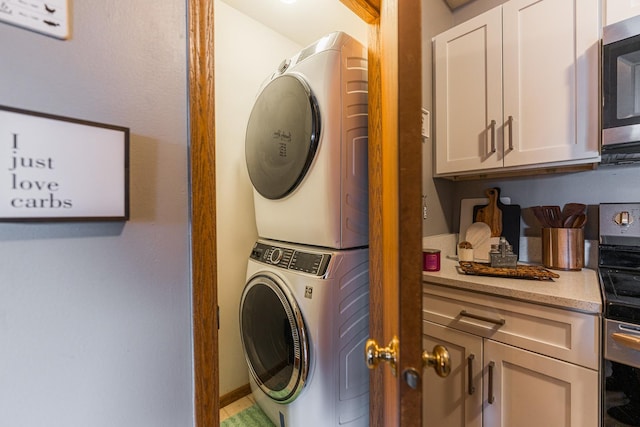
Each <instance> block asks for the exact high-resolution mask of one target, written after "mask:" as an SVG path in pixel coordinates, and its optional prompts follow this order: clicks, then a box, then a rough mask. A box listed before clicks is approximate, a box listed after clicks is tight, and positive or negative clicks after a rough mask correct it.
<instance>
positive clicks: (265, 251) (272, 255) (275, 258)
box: [250, 242, 331, 276]
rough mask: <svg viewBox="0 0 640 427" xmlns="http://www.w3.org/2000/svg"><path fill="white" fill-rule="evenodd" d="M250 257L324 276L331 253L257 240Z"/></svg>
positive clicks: (266, 262)
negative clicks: (298, 248)
mask: <svg viewBox="0 0 640 427" xmlns="http://www.w3.org/2000/svg"><path fill="white" fill-rule="evenodd" d="M250 257H251V259H254V260H256V261H260V262H263V263H265V264H269V265H273V266H277V267H280V268H284V269H287V270H295V271H301V272H303V273H309V274H313V275H314V276H324V274H325V273H326V272H327V266H328V265H329V260H330V259H331V254H329V253H323V252H309V251H299V250H296V249H293V248H288V247H286V246H275V245H270V244H266V243H262V242H256V244H255V245H254V246H253V250H252V251H251V255H250Z"/></svg>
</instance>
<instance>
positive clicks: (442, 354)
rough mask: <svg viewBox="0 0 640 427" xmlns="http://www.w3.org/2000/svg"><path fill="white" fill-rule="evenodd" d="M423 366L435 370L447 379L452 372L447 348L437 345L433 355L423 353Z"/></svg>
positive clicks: (426, 352)
mask: <svg viewBox="0 0 640 427" xmlns="http://www.w3.org/2000/svg"><path fill="white" fill-rule="evenodd" d="M422 364H423V366H424V367H425V368H433V369H434V370H435V371H436V373H437V374H438V375H439V376H441V377H443V378H444V377H446V376H447V375H449V373H450V372H451V357H450V356H449V351H448V350H447V348H446V347H444V346H442V345H437V346H435V347H433V350H432V352H431V353H429V352H428V351H423V352H422Z"/></svg>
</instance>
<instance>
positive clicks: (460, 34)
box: [433, 7, 502, 175]
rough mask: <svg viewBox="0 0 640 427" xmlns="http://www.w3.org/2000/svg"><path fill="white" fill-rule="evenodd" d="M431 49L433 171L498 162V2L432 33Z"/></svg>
mask: <svg viewBox="0 0 640 427" xmlns="http://www.w3.org/2000/svg"><path fill="white" fill-rule="evenodd" d="M433 54H434V64H435V69H434V75H435V77H434V82H435V83H434V84H435V87H434V91H435V113H434V114H435V135H436V139H435V142H436V145H437V146H436V153H435V159H436V164H435V173H436V175H438V174H446V173H452V172H464V171H471V170H481V169H491V168H499V167H502V154H501V153H502V143H501V140H500V138H499V133H500V132H499V127H500V122H501V118H502V11H501V8H500V7H498V8H495V9H492V10H490V11H488V12H487V13H484V14H482V15H480V16H477V17H475V18H473V19H471V20H469V21H467V22H464V23H463V24H460V25H458V26H456V27H454V28H452V29H450V30H448V31H445V32H444V33H442V34H439V35H438V36H436V37H435V38H434V43H433ZM492 122H493V123H495V124H494V125H493V126H492V125H491V124H492ZM492 135H493V140H492Z"/></svg>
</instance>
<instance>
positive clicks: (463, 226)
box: [458, 196, 511, 241]
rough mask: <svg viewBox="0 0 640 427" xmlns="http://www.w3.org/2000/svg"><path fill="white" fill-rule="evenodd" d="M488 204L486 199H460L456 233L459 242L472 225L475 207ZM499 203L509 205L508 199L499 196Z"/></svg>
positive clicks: (509, 199)
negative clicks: (458, 225)
mask: <svg viewBox="0 0 640 427" xmlns="http://www.w3.org/2000/svg"><path fill="white" fill-rule="evenodd" d="M487 203H489V199H487V198H486V197H476V198H472V199H462V200H460V228H459V229H458V233H460V241H462V240H464V235H465V233H466V232H467V228H469V226H470V225H471V224H473V223H474V219H473V218H474V217H475V215H474V212H473V211H474V210H475V207H476V206H486V205H487ZM500 203H502V204H503V205H509V204H511V198H510V197H502V196H500Z"/></svg>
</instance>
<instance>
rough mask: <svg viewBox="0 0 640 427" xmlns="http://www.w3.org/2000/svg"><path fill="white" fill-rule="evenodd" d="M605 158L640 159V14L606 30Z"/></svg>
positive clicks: (603, 53) (604, 30)
mask: <svg viewBox="0 0 640 427" xmlns="http://www.w3.org/2000/svg"><path fill="white" fill-rule="evenodd" d="M602 161H603V163H626V162H638V161H640V16H635V17H633V18H630V19H627V20H624V21H621V22H617V23H615V24H612V25H609V26H607V27H605V28H604V29H603V32H602Z"/></svg>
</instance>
